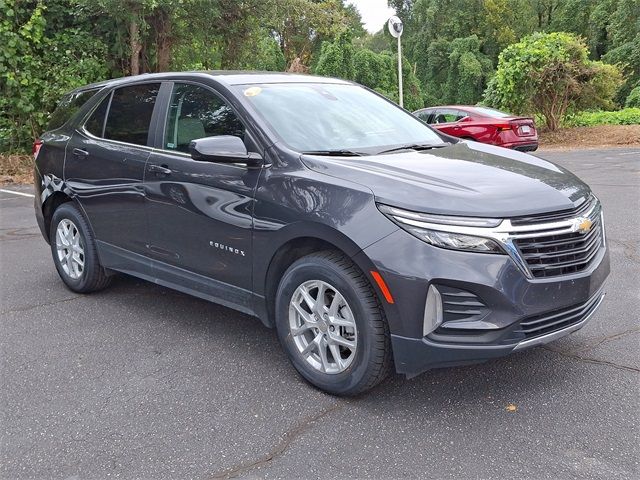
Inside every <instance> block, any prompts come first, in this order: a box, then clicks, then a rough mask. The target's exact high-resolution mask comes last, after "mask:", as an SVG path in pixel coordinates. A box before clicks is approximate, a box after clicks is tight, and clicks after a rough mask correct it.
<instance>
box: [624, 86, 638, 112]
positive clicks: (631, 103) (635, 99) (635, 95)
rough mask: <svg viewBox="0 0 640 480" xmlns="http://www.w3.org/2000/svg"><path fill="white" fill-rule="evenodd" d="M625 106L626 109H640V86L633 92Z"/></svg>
mask: <svg viewBox="0 0 640 480" xmlns="http://www.w3.org/2000/svg"><path fill="white" fill-rule="evenodd" d="M624 105H625V107H640V85H638V86H637V87H636V88H634V89H633V90H631V92H630V93H629V96H628V97H627V100H626V102H625V104H624Z"/></svg>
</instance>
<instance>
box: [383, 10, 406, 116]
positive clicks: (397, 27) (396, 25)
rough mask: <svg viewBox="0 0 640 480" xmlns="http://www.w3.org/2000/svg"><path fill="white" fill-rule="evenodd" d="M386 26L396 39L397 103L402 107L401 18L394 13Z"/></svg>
mask: <svg viewBox="0 0 640 480" xmlns="http://www.w3.org/2000/svg"><path fill="white" fill-rule="evenodd" d="M387 28H388V29H389V33H390V34H391V36H393V37H395V38H397V39H398V97H399V100H400V101H399V102H398V103H399V104H400V106H401V107H404V101H403V100H404V98H403V95H402V45H401V43H400V37H401V36H402V30H403V25H402V20H400V19H399V18H398V17H396V16H395V15H394V16H392V17H391V18H389V21H388V22H387Z"/></svg>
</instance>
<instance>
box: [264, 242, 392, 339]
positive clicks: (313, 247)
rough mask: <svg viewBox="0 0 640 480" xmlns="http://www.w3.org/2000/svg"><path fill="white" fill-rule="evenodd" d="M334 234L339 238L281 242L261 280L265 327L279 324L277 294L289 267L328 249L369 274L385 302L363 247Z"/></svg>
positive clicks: (370, 281)
mask: <svg viewBox="0 0 640 480" xmlns="http://www.w3.org/2000/svg"><path fill="white" fill-rule="evenodd" d="M332 233H334V234H337V235H332V236H331V237H329V236H326V235H319V234H318V233H315V234H308V233H306V234H299V235H297V236H292V237H290V238H288V239H287V240H286V241H284V242H283V243H281V244H280V246H279V247H278V248H277V249H276V250H275V251H274V252H273V254H272V255H271V256H270V257H269V258H270V261H269V262H268V264H267V266H266V269H265V270H264V274H263V275H261V276H262V279H261V281H259V282H260V283H261V286H262V292H263V294H264V299H265V310H266V311H265V315H264V318H262V321H263V322H264V323H265V325H267V326H268V327H273V326H274V325H275V299H276V293H277V291H278V286H279V285H280V279H281V278H282V275H283V274H284V272H285V271H286V270H287V268H289V267H290V266H291V265H292V264H293V263H294V262H295V261H296V260H299V259H300V258H302V257H304V256H306V255H309V254H311V253H314V252H321V251H324V250H334V251H338V252H340V253H342V254H344V255H345V256H347V257H349V258H350V259H351V261H353V262H354V263H355V264H356V266H357V267H358V268H359V269H360V270H361V271H362V272H363V273H364V274H365V276H366V277H367V279H368V280H369V284H370V285H371V287H372V289H373V290H374V292H375V293H376V295H377V296H378V299H379V301H380V303H381V304H383V303H384V298H383V297H381V295H380V292H379V290H378V288H376V285H375V284H374V282H373V281H372V278H371V274H370V273H369V272H370V271H371V270H375V267H374V265H373V263H372V262H371V261H370V260H369V259H368V258H367V257H366V255H364V254H363V253H362V248H360V247H358V246H357V245H356V244H355V243H354V242H353V241H352V240H350V239H349V238H348V237H346V236H344V235H342V234H340V233H339V232H337V231H335V232H332ZM342 237H344V238H342ZM383 308H384V307H383ZM385 310H386V309H385Z"/></svg>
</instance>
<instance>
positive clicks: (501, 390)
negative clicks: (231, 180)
mask: <svg viewBox="0 0 640 480" xmlns="http://www.w3.org/2000/svg"><path fill="white" fill-rule="evenodd" d="M91 297H92V298H93V297H104V298H101V299H99V301H97V304H100V303H101V302H102V301H103V300H104V301H108V299H117V300H118V303H119V304H120V305H121V306H123V307H125V308H127V309H129V310H131V311H133V312H140V315H138V316H135V315H134V318H135V320H134V321H139V322H143V323H145V324H146V325H148V328H149V329H150V331H158V329H160V330H162V329H164V330H165V331H167V332H169V333H170V339H169V338H168V337H167V336H162V335H161V336H160V337H158V338H156V339H155V341H156V342H159V343H160V344H164V345H156V346H155V347H153V348H151V347H152V346H151V345H150V346H149V351H150V352H152V351H156V352H157V351H166V350H167V349H169V348H176V349H177V348H184V349H185V350H186V351H185V352H182V353H180V352H179V351H177V352H176V351H174V352H173V353H174V354H176V358H184V357H185V356H189V355H193V354H194V350H193V349H192V348H191V345H190V344H191V343H193V342H197V344H198V345H199V346H200V348H199V350H197V351H198V352H200V354H201V355H205V356H206V355H207V352H209V353H211V354H212V358H211V361H212V362H213V361H214V360H215V362H216V368H215V371H219V372H241V373H240V374H241V375H245V376H247V377H248V378H246V379H244V380H243V383H247V384H251V383H252V382H253V381H256V380H258V379H259V380H261V381H264V380H265V377H266V379H267V383H269V381H270V382H280V381H283V379H282V377H284V381H286V383H287V384H288V385H289V388H290V389H291V393H292V394H296V395H311V396H316V395H318V394H320V395H321V396H325V397H327V398H328V399H329V398H331V397H330V396H328V395H326V394H324V393H322V392H318V391H317V390H315V389H314V388H313V387H311V386H309V385H307V384H306V383H305V382H304V381H303V380H302V378H301V377H300V376H299V375H298V374H297V373H296V372H295V370H294V369H293V367H292V366H291V365H290V364H289V361H288V360H287V358H286V355H285V354H284V352H283V351H282V349H281V347H280V345H279V342H278V339H277V336H276V333H275V330H272V329H268V328H266V327H265V326H264V325H262V323H261V322H260V321H259V320H258V319H256V318H253V317H250V316H248V315H244V314H242V313H238V312H236V311H234V310H231V309H228V308H226V307H223V306H220V305H217V304H214V303H210V302H207V301H204V300H200V299H197V298H194V297H192V296H189V295H186V294H182V293H179V292H176V291H173V290H170V289H167V288H164V287H160V286H157V285H154V284H151V283H149V282H144V281H141V280H137V279H134V278H132V277H127V276H124V275H118V276H117V277H116V278H115V279H114V282H113V284H112V286H111V287H110V288H109V289H107V290H105V291H103V292H101V293H99V294H94V295H92V296H91ZM96 300H98V299H97V298H96ZM151 341H154V337H151ZM202 345H205V346H206V347H204V348H203V347H202ZM208 361H209V359H207V358H200V359H199V362H198V363H200V362H201V363H202V364H203V365H206V364H207V363H208ZM221 361H222V362H223V363H222V364H220V362H221ZM578 365H579V363H578V362H576V361H574V360H572V359H568V358H564V357H561V356H559V355H558V354H557V353H554V352H551V351H549V350H546V349H544V348H535V349H532V350H529V351H525V352H521V353H518V354H514V355H510V356H508V357H505V358H502V359H497V360H493V361H489V362H486V363H482V364H476V365H471V366H464V367H451V368H442V369H435V370H431V371H427V372H425V373H423V374H422V375H419V376H418V377H415V378H413V379H410V380H407V379H405V378H404V376H400V375H397V374H394V375H392V376H391V377H390V378H389V379H387V380H386V381H385V382H383V383H382V384H381V385H379V386H378V387H376V388H375V389H373V390H371V391H369V392H367V393H365V394H363V395H361V396H360V397H357V398H353V399H349V400H347V401H348V402H349V403H350V404H351V405H359V406H362V407H366V408H371V409H376V408H382V409H384V408H386V407H388V404H389V403H393V404H395V405H398V404H401V405H402V406H403V408H405V409H408V410H412V409H414V408H415V410H416V411H417V412H421V414H425V413H426V412H425V406H427V405H428V406H429V408H430V409H433V411H434V413H437V412H438V411H439V410H440V409H441V408H445V407H446V408H451V407H452V406H453V407H457V408H469V407H473V406H477V405H489V406H492V405H493V406H495V407H496V408H500V409H504V408H506V407H507V406H508V405H509V404H511V402H514V401H515V400H516V399H517V398H532V397H536V396H538V395H539V394H540V392H553V391H554V390H555V389H556V388H563V384H564V382H565V381H566V379H567V377H571V378H572V379H573V381H576V378H575V377H576V375H580V374H581V373H580V372H584V369H580V368H576V367H577V366H578ZM214 373H215V372H213V371H212V374H214ZM227 374H228V373H227ZM279 377H280V378H279ZM385 406H386V407H385Z"/></svg>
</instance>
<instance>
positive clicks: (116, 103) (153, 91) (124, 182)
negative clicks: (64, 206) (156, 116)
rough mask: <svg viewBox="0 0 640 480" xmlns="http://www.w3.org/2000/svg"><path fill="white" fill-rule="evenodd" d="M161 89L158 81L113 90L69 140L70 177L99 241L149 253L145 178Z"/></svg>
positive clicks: (67, 176)
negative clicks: (143, 181) (152, 127)
mask: <svg viewBox="0 0 640 480" xmlns="http://www.w3.org/2000/svg"><path fill="white" fill-rule="evenodd" d="M159 89H160V83H159V82H156V83H144V84H137V85H129V86H123V87H120V88H117V89H115V90H113V91H111V92H109V93H108V94H107V95H106V96H105V97H104V98H103V99H102V100H101V101H100V103H98V105H97V106H96V108H95V109H94V110H93V111H92V112H91V113H90V114H89V115H88V117H87V119H86V121H85V122H84V123H83V124H82V126H80V127H79V128H78V129H77V130H76V132H75V133H74V134H73V136H72V138H71V139H70V141H69V143H68V144H67V150H66V160H65V181H66V183H67V185H68V187H69V188H70V189H71V190H72V191H73V192H74V193H75V195H76V198H77V200H78V201H79V202H80V204H81V206H82V208H83V209H84V211H85V213H86V214H87V216H88V219H89V222H90V224H91V227H92V229H93V233H94V235H95V237H96V240H98V242H99V245H102V246H104V245H105V244H106V245H107V247H108V246H114V247H118V248H120V249H125V250H128V251H131V252H135V253H140V254H145V253H146V250H147V249H146V245H147V224H146V218H145V214H146V211H145V207H146V205H145V200H144V189H143V185H142V180H143V177H144V169H145V164H146V162H147V159H148V158H149V154H150V153H151V147H150V144H149V142H150V138H149V131H150V124H151V121H152V117H153V112H154V108H155V105H156V98H157V95H158V92H159Z"/></svg>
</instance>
